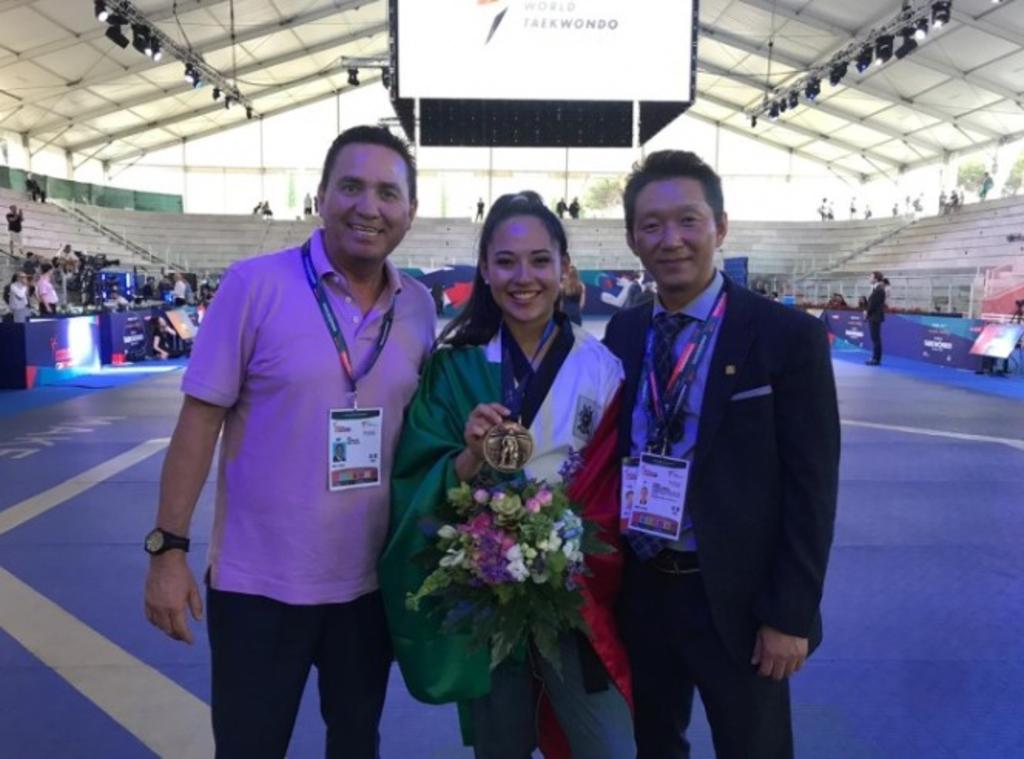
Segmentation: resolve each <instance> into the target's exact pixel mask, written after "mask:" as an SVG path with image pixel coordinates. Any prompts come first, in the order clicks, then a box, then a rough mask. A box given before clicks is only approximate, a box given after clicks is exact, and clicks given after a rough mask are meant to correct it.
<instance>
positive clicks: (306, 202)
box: [302, 192, 313, 216]
mask: <svg viewBox="0 0 1024 759" xmlns="http://www.w3.org/2000/svg"><path fill="white" fill-rule="evenodd" d="M302 215H303V216H312V215H313V196H312V195H310V194H309V193H308V192H307V193H306V197H304V198H303V199H302Z"/></svg>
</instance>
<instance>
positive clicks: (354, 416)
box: [327, 408, 384, 491]
mask: <svg viewBox="0 0 1024 759" xmlns="http://www.w3.org/2000/svg"><path fill="white" fill-rule="evenodd" d="M383 419H384V409H380V408H346V409H331V413H330V419H329V426H328V434H327V487H328V489H330V490H332V491H337V490H351V489H353V488H366V487H373V486H374V485H379V484H380V482H381V471H380V467H381V439H382V436H383Z"/></svg>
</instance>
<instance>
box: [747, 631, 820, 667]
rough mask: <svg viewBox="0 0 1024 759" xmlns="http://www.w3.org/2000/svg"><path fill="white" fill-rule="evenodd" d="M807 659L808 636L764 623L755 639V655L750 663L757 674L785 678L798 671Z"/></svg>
mask: <svg viewBox="0 0 1024 759" xmlns="http://www.w3.org/2000/svg"><path fill="white" fill-rule="evenodd" d="M805 661H807V638H798V637H796V636H795V635H787V634H786V633H784V632H781V631H779V630H776V629H775V628H774V627H769V626H768V625H762V626H761V629H760V630H758V631H757V639H756V640H755V641H754V655H753V656H752V657H751V658H750V663H751V664H753V665H755V666H756V667H757V674H759V675H761V676H762V677H770V678H772V679H773V680H785V679H786V678H787V677H789V676H790V675H792V674H793V673H794V672H798V671H799V670H800V668H801V667H802V666H804V662H805Z"/></svg>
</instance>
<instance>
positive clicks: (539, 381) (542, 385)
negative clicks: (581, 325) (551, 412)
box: [501, 319, 573, 427]
mask: <svg viewBox="0 0 1024 759" xmlns="http://www.w3.org/2000/svg"><path fill="white" fill-rule="evenodd" d="M553 333H554V334H553ZM552 340H553V344H552V345H551V348H550V349H549V350H548V352H547V354H546V355H545V356H544V358H543V360H542V361H541V362H540V365H539V366H535V362H536V360H537V357H538V356H539V355H540V354H541V352H543V350H544V346H545V345H546V344H547V343H548V342H549V341H552ZM572 345H573V334H572V326H571V325H570V324H569V321H568V320H567V319H560V323H558V322H555V321H554V320H552V321H550V322H548V325H547V326H546V327H545V328H544V334H543V335H542V336H541V340H540V342H539V343H538V344H537V350H536V351H534V354H533V358H532V359H530V360H527V358H526V355H525V354H524V353H523V351H522V348H520V347H519V344H518V343H517V342H516V341H515V338H514V337H512V334H511V333H510V332H509V331H508V329H507V327H506V326H505V325H502V327H501V396H502V402H503V403H504V404H505V406H507V407H508V409H509V411H510V412H511V414H510V418H512V419H517V420H519V421H520V422H521V423H522V424H523V425H524V426H526V427H529V426H530V424H532V423H533V418H534V416H536V414H537V411H538V410H539V409H540V406H541V404H542V403H543V402H544V399H545V398H546V397H547V394H548V391H549V390H550V389H551V386H552V384H554V381H555V379H556V377H557V376H558V370H559V369H560V368H561V366H562V363H563V362H564V361H565V358H566V356H568V355H569V351H570V350H571V349H572Z"/></svg>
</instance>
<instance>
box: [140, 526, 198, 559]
mask: <svg viewBox="0 0 1024 759" xmlns="http://www.w3.org/2000/svg"><path fill="white" fill-rule="evenodd" d="M188 545H189V539H188V538H183V537H181V535H175V534H174V533H171V532H167V530H161V529H160V528H159V527H154V528H153V529H152V530H150V532H149V533H148V534H147V535H146V540H145V542H144V543H143V544H142V547H143V548H145V549H146V553H148V554H149V555H150V556H159V555H160V554H162V553H165V552H166V551H170V550H172V549H175V548H180V549H181V550H182V551H188Z"/></svg>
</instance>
